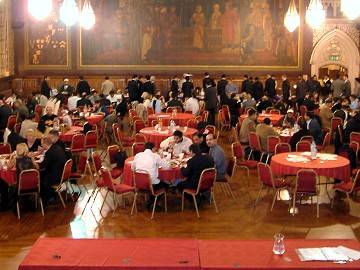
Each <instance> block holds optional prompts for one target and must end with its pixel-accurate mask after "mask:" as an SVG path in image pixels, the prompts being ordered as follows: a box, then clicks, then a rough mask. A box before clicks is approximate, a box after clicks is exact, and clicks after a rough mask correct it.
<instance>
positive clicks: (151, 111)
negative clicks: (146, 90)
mask: <svg viewBox="0 0 360 270" xmlns="http://www.w3.org/2000/svg"><path fill="white" fill-rule="evenodd" d="M147 113H148V115H150V114H155V111H154V108H153V107H147Z"/></svg>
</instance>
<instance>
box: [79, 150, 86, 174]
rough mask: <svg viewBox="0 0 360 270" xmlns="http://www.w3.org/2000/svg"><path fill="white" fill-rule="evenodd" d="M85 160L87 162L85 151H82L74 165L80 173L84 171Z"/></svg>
mask: <svg viewBox="0 0 360 270" xmlns="http://www.w3.org/2000/svg"><path fill="white" fill-rule="evenodd" d="M86 162H87V153H86V152H83V153H81V155H80V157H79V161H78V164H77V166H76V170H77V171H78V172H80V173H85V169H86Z"/></svg>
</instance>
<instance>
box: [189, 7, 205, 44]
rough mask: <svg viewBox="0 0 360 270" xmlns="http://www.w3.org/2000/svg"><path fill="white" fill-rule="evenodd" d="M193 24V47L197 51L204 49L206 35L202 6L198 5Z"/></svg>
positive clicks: (192, 18)
mask: <svg viewBox="0 0 360 270" xmlns="http://www.w3.org/2000/svg"><path fill="white" fill-rule="evenodd" d="M191 20H192V23H193V31H194V37H193V47H194V48H196V49H203V48H204V34H205V15H204V12H203V10H202V6H201V5H197V6H196V8H195V12H194V14H193V15H192V17H191Z"/></svg>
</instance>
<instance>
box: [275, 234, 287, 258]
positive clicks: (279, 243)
mask: <svg viewBox="0 0 360 270" xmlns="http://www.w3.org/2000/svg"><path fill="white" fill-rule="evenodd" d="M273 253H274V254H275V255H283V254H284V253H285V243H284V235H283V234H281V233H277V234H275V235H274V246H273Z"/></svg>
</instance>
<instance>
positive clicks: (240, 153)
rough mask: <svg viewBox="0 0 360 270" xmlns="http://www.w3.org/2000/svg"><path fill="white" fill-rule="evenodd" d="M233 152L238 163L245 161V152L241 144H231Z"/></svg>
mask: <svg viewBox="0 0 360 270" xmlns="http://www.w3.org/2000/svg"><path fill="white" fill-rule="evenodd" d="M231 151H232V156H233V158H236V160H237V161H242V160H243V159H244V150H243V148H242V146H241V144H240V143H239V142H234V143H232V144H231Z"/></svg>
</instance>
